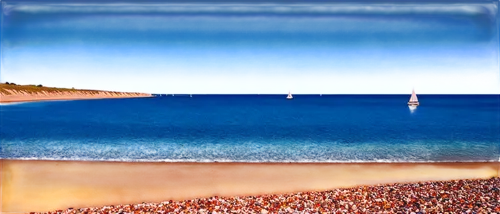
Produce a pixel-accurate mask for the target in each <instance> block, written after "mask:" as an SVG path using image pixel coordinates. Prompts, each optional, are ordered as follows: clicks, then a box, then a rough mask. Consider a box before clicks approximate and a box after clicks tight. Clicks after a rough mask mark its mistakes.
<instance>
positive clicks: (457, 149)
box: [0, 95, 500, 162]
mask: <svg viewBox="0 0 500 214" xmlns="http://www.w3.org/2000/svg"><path fill="white" fill-rule="evenodd" d="M294 97H295V98H294V99H293V100H286V99H285V96H283V95H194V96H193V97H189V96H179V95H177V96H169V97H155V98H133V99H107V100H77V101H53V102H35V103H21V104H10V105H1V106H0V114H1V123H0V125H1V126H0V136H1V144H0V146H1V148H0V149H1V150H0V156H1V157H2V158H8V159H44V160H106V161H166V162H176V161H192V162H213V161H219V162H222V161H227V162H441V161H498V160H499V158H500V97H499V95H420V96H419V101H420V102H421V106H419V107H418V108H417V109H416V110H414V111H411V110H410V109H409V108H408V106H407V105H406V103H407V102H408V99H409V96H407V95H323V96H319V95H295V96H294Z"/></svg>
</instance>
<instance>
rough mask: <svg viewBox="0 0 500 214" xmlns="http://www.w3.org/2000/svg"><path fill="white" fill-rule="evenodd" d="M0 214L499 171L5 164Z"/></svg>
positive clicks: (462, 166)
mask: <svg viewBox="0 0 500 214" xmlns="http://www.w3.org/2000/svg"><path fill="white" fill-rule="evenodd" d="M2 166H3V172H2V181H1V182H2V209H3V210H2V211H3V212H31V211H37V212H40V211H50V210H58V209H67V208H70V207H73V208H77V207H89V206H103V205H113V204H132V203H142V202H161V201H164V200H171V199H172V200H182V199H193V198H196V197H210V196H214V195H217V196H246V195H261V194H271V193H292V192H298V191H321V190H328V189H333V188H338V187H352V186H358V185H373V184H389V183H396V182H417V181H438V180H451V179H471V178H491V177H495V176H498V163H350V164H327V163H325V164H313V163H127V162H84V161H35V160H33V161H31V160H3V161H2Z"/></svg>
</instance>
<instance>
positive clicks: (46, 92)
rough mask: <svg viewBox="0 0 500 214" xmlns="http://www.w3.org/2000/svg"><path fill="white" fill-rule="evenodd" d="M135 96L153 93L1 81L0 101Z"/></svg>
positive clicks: (145, 95)
mask: <svg viewBox="0 0 500 214" xmlns="http://www.w3.org/2000/svg"><path fill="white" fill-rule="evenodd" d="M133 97H152V95H151V94H147V93H135V92H115V91H100V90H84V89H69V88H53V87H45V86H42V85H16V84H13V83H0V103H9V102H29V101H43V100H46V101H47V100H80V99H108V98H133Z"/></svg>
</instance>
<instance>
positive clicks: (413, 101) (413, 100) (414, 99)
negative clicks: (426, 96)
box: [408, 89, 420, 108]
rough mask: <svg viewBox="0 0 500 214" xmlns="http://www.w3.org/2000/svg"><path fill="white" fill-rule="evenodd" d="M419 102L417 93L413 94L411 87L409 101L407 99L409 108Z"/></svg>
mask: <svg viewBox="0 0 500 214" xmlns="http://www.w3.org/2000/svg"><path fill="white" fill-rule="evenodd" d="M418 105H420V103H419V102H418V98H417V94H415V89H413V91H412V93H411V97H410V101H408V106H409V107H410V108H412V107H413V108H416V107H417V106H418Z"/></svg>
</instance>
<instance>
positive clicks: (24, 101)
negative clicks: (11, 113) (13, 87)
mask: <svg viewBox="0 0 500 214" xmlns="http://www.w3.org/2000/svg"><path fill="white" fill-rule="evenodd" d="M147 97H153V96H148V95H143V96H122V97H116V96H109V97H71V98H45V97H44V98H38V99H15V100H14V99H10V100H4V98H3V97H0V104H15V103H32V102H45V101H71V100H99V99H125V98H147Z"/></svg>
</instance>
